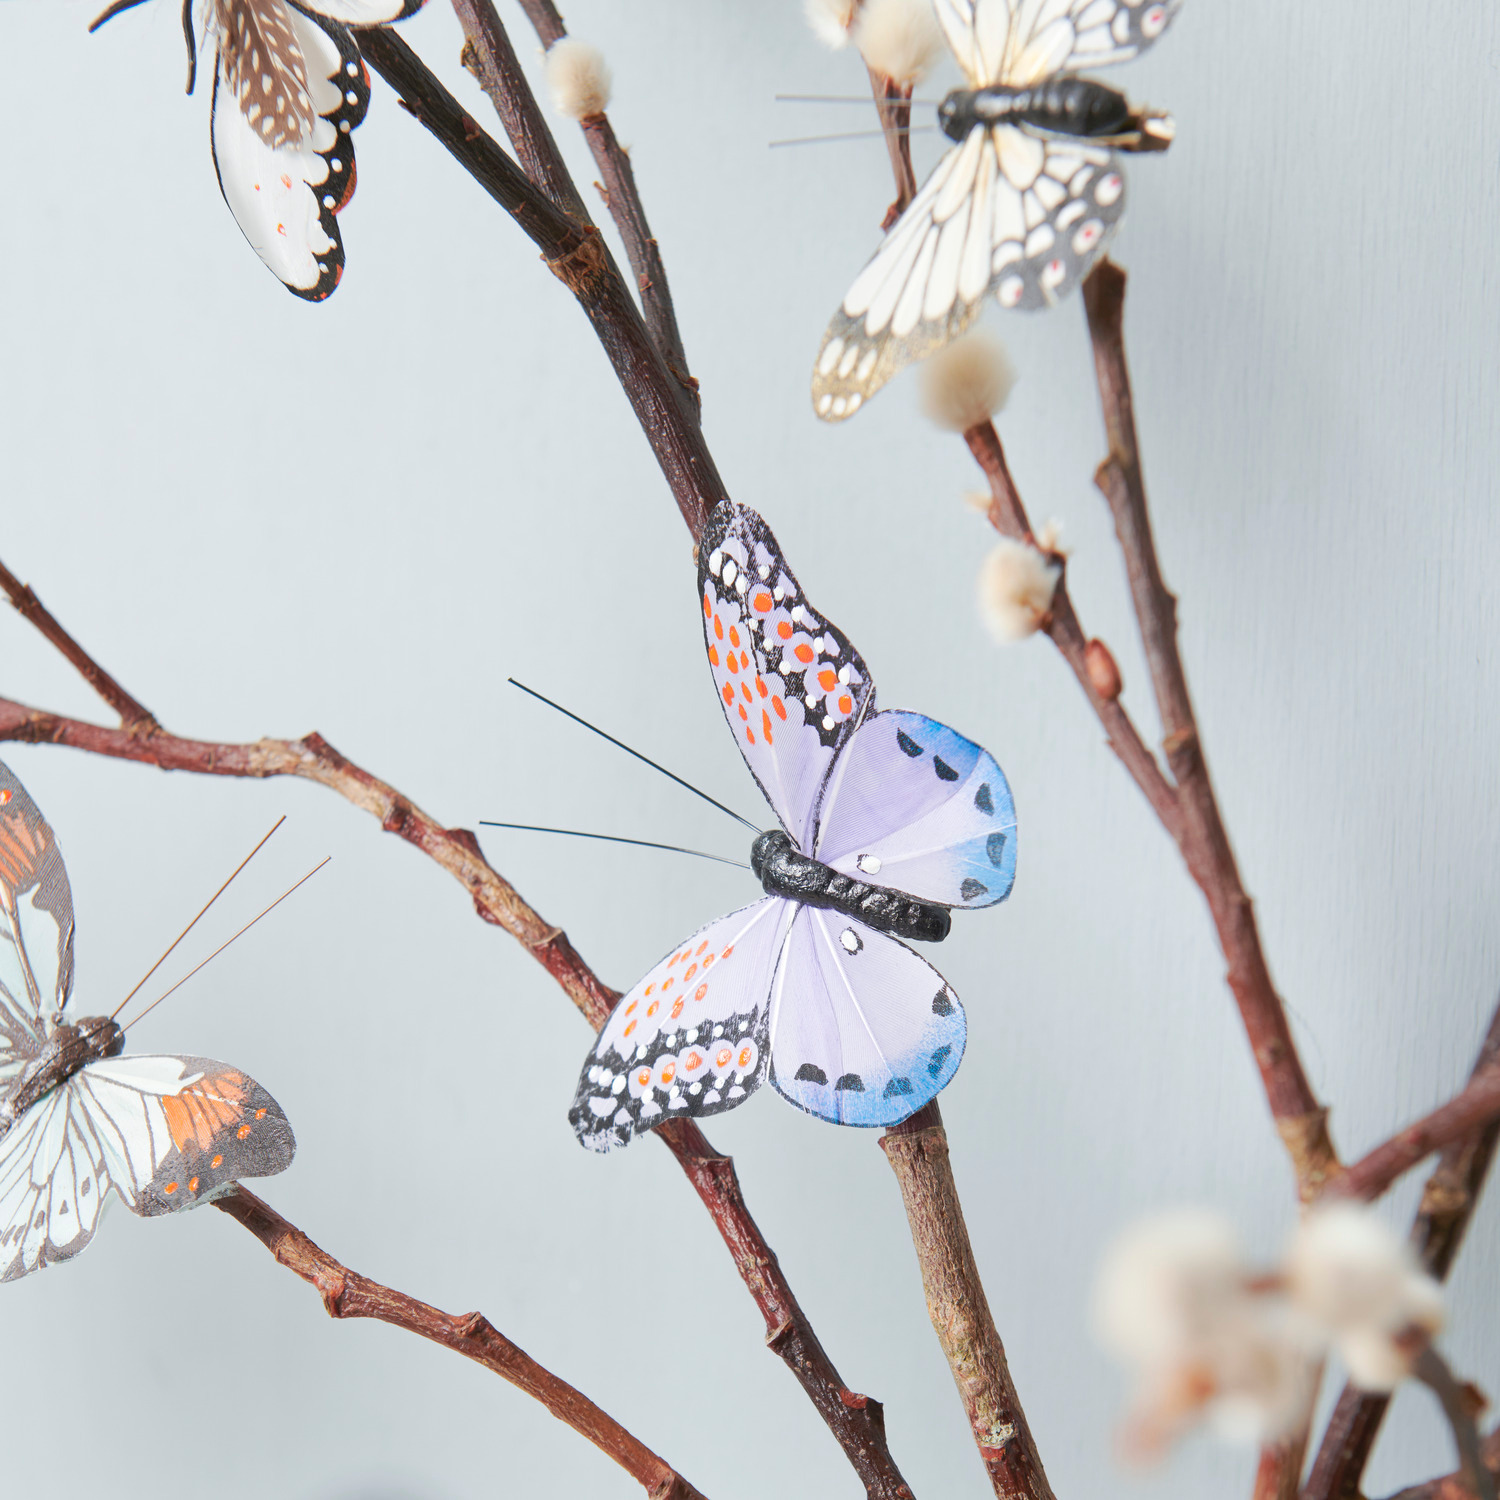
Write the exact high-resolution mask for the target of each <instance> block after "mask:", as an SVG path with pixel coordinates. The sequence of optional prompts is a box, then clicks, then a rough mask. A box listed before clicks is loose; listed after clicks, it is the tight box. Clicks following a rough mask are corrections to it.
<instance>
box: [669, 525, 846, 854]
mask: <svg viewBox="0 0 1500 1500" xmlns="http://www.w3.org/2000/svg"><path fill="white" fill-rule="evenodd" d="M698 592H699V597H700V600H701V603H702V606H703V634H704V643H705V645H706V647H707V650H708V664H709V670H710V671H711V672H712V674H713V680H714V690H715V693H716V694H717V696H718V699H719V707H720V708H721V709H723V711H724V718H725V720H726V721H727V722H728V724H729V730H730V733H731V734H732V735H733V736H734V742H735V744H736V745H738V746H739V749H740V754H741V755H743V756H744V757H745V763H746V765H748V766H749V767H750V772H751V774H752V775H753V776H754V777H755V779H756V782H757V783H758V784H759V786H760V789H761V790H762V791H763V792H764V793H765V796H766V800H767V801H768V802H769V803H770V804H771V806H772V808H773V809H774V810H775V812H776V816H777V817H778V818H779V819H780V820H781V823H782V826H783V827H784V828H785V829H786V831H787V832H788V833H789V834H791V836H792V837H793V838H794V839H796V840H797V841H798V843H799V844H802V845H805V844H806V843H807V842H808V840H809V838H810V835H811V831H812V819H813V815H814V812H815V810H816V807H817V803H818V798H819V795H820V793H821V791H822V787H823V782H824V780H825V778H826V777H827V775H828V772H829V769H830V767H831V766H832V765H833V761H834V757H835V756H836V755H837V753H838V751H839V750H840V748H841V747H842V746H843V744H844V742H845V741H846V740H847V739H848V738H849V736H850V734H852V733H853V730H854V726H855V725H856V724H857V723H858V722H859V719H860V717H861V716H862V715H863V714H864V713H866V712H868V711H869V710H870V709H872V708H873V707H874V704H875V687H874V684H873V683H872V682H871V681H870V674H869V670H868V668H867V667H866V666H865V664H864V661H863V660H862V659H861V657H860V655H859V652H857V651H856V650H855V649H854V647H853V646H852V645H851V644H850V643H849V639H848V637H847V636H845V635H844V633H843V632H842V631H841V630H839V628H838V627H837V626H836V625H833V624H832V623H830V622H829V621H828V619H827V618H826V616H823V615H821V614H819V613H818V612H817V611H815V610H814V609H813V608H812V607H811V605H810V604H809V603H808V601H807V596H806V595H805V594H804V593H803V592H802V590H801V588H800V587H799V585H798V583H797V580H796V577H795V576H794V575H793V573H792V570H791V569H790V568H789V567H788V566H787V563H786V559H785V558H784V557H783V556H782V554H781V549H780V547H779V546H778V545H777V543H776V538H775V537H774V536H773V535H772V534H771V529H770V527H768V526H767V525H766V523H765V522H764V521H763V520H762V519H761V518H760V516H759V515H757V514H756V512H755V511H753V510H751V509H749V508H748V507H747V506H742V505H736V504H734V503H733V502H731V501H725V502H723V503H722V504H721V505H720V506H719V507H718V508H717V509H716V510H715V511H714V513H713V514H712V516H710V517H709V521H708V525H707V526H706V527H705V529H704V533H703V536H702V538H701V539H700V541H699V544H698Z"/></svg>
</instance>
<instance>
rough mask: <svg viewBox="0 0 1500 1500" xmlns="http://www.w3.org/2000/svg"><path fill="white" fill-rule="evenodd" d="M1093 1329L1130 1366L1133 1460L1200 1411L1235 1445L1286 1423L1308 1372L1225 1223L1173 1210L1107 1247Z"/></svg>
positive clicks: (1271, 1434) (1277, 1308) (1157, 1447)
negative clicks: (1254, 1283)
mask: <svg viewBox="0 0 1500 1500" xmlns="http://www.w3.org/2000/svg"><path fill="white" fill-rule="evenodd" d="M1094 1322H1095V1327H1096V1330H1097V1332H1098V1336H1099V1338H1100V1340H1101V1342H1103V1343H1104V1344H1106V1345H1107V1346H1108V1347H1109V1348H1110V1349H1112V1350H1113V1352H1114V1353H1115V1354H1116V1355H1118V1356H1119V1357H1120V1358H1121V1359H1122V1360H1123V1361H1124V1362H1125V1363H1126V1364H1128V1365H1130V1366H1131V1367H1132V1368H1133V1370H1134V1372H1135V1375H1136V1382H1137V1394H1136V1399H1135V1401H1134V1402H1133V1406H1132V1413H1131V1416H1130V1419H1129V1421H1128V1423H1127V1425H1126V1428H1125V1447H1126V1451H1127V1453H1128V1454H1129V1455H1131V1456H1133V1457H1136V1458H1146V1457H1152V1456H1155V1455H1156V1454H1157V1453H1159V1452H1160V1451H1161V1449H1162V1448H1163V1447H1165V1446H1166V1444H1167V1443H1168V1442H1170V1441H1171V1440H1172V1439H1173V1438H1174V1437H1176V1436H1177V1435H1178V1434H1179V1433H1180V1432H1181V1431H1182V1430H1183V1429H1185V1428H1186V1427H1188V1426H1189V1425H1191V1424H1192V1423H1194V1422H1196V1421H1198V1420H1199V1419H1200V1418H1207V1420H1208V1421H1209V1422H1210V1423H1211V1424H1212V1425H1213V1426H1214V1427H1215V1429H1216V1430H1217V1431H1218V1432H1219V1433H1220V1435H1221V1436H1223V1437H1225V1438H1228V1439H1230V1440H1232V1441H1235V1442H1265V1441H1267V1440H1269V1439H1271V1438H1275V1437H1277V1436H1280V1435H1281V1434H1283V1433H1285V1432H1286V1431H1288V1430H1289V1429H1290V1427H1291V1426H1292V1424H1293V1423H1294V1422H1295V1421H1296V1419H1297V1416H1298V1414H1299V1412H1300V1411H1301V1409H1302V1404H1303V1402H1304V1400H1305V1397H1306V1394H1307V1390H1308V1380H1309V1371H1308V1365H1307V1360H1306V1357H1305V1355H1304V1352H1303V1350H1302V1347H1301V1345H1300V1343H1299V1341H1298V1340H1297V1338H1296V1337H1295V1336H1294V1332H1293V1330H1292V1329H1291V1328H1290V1326H1289V1323H1288V1319H1287V1317H1286V1309H1285V1307H1284V1305H1282V1304H1281V1303H1280V1301H1279V1300H1277V1299H1272V1298H1267V1297H1264V1296H1261V1295H1258V1294H1257V1293H1255V1292H1253V1291H1252V1290H1251V1283H1250V1278H1249V1275H1248V1272H1247V1271H1246V1269H1245V1266H1244V1264H1243V1263H1242V1261H1241V1259H1240V1254H1239V1248H1238V1246H1237V1244H1236V1242H1235V1237H1234V1233H1233V1231H1232V1230H1231V1229H1230V1227H1229V1226H1228V1225H1227V1224H1226V1223H1225V1222H1224V1221H1223V1220H1222V1219H1220V1218H1218V1217H1217V1216H1216V1215H1213V1214H1208V1213H1203V1212H1201V1211H1197V1210H1179V1211H1178V1212H1175V1213H1170V1214H1163V1215H1160V1216H1159V1217H1157V1218H1154V1219H1150V1220H1147V1221H1145V1222H1144V1223H1142V1224H1138V1225H1137V1226H1135V1227H1134V1228H1133V1229H1131V1230H1129V1231H1128V1232H1127V1233H1126V1234H1124V1235H1123V1236H1122V1237H1121V1238H1120V1239H1119V1240H1118V1241H1116V1243H1115V1245H1114V1246H1113V1247H1112V1248H1111V1250H1110V1252H1109V1254H1108V1255H1107V1256H1106V1258H1105V1261H1104V1265H1103V1267H1102V1268H1101V1271H1100V1275H1099V1280H1098V1284H1097V1287H1096V1293H1095V1300H1094Z"/></svg>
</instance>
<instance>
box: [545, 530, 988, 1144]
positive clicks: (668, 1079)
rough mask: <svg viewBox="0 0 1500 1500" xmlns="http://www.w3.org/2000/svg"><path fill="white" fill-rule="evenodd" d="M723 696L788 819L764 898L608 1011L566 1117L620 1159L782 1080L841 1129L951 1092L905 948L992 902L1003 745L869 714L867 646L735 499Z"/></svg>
mask: <svg viewBox="0 0 1500 1500" xmlns="http://www.w3.org/2000/svg"><path fill="white" fill-rule="evenodd" d="M698 559H699V561H698V586H699V593H700V595H701V597H702V601H703V633H704V639H705V642H706V644H707V647H708V662H709V667H710V669H711V670H712V673H713V680H714V688H715V691H716V693H717V696H718V699H719V703H720V705H721V707H722V708H723V710H724V717H725V719H726V720H727V721H728V723H729V727H730V730H731V731H732V732H733V734H734V738H735V743H736V744H737V745H738V746H739V747H740V753H741V754H742V755H743V756H744V757H745V763H746V764H747V765H748V766H749V767H750V770H751V773H752V774H753V775H754V777H755V779H756V781H757V782H758V783H759V785H760V789H761V791H763V792H764V793H765V795H766V800H767V801H768V802H769V803H770V804H771V806H772V808H774V809H775V812H776V816H777V817H778V818H779V819H780V822H781V826H780V828H777V829H773V830H771V831H770V832H768V833H763V834H761V836H760V837H759V838H758V839H756V841H755V844H754V847H753V849H752V851H751V864H752V867H753V868H754V870H755V873H756V875H757V876H759V878H760V881H761V884H762V886H763V887H764V888H765V890H766V892H767V894H766V896H765V897H764V898H763V899H762V900H760V901H757V902H756V903H755V904H754V905H753V906H747V907H744V908H742V909H741V910H739V911H735V912H731V913H730V914H729V915H728V916H727V917H720V918H719V920H718V921H717V922H711V923H709V925H708V926H707V927H704V928H702V929H701V930H700V931H698V932H696V933H694V934H693V936H692V937H690V938H689V939H688V940H687V941H686V942H685V943H683V944H682V945H681V946H680V947H678V948H676V949H674V950H673V951H672V952H671V953H669V954H668V955H667V956H666V957H665V958H664V959H663V960H662V961H661V962H660V963H659V964H657V965H656V967H655V968H653V969H652V970H651V972H650V973H649V974H647V975H646V976H645V978H643V979H642V980H641V981H640V982H639V983H638V984H637V985H636V986H635V987H634V988H633V989H632V990H631V991H630V992H629V993H628V994H627V995H625V996H624V997H623V998H622V999H621V1001H620V1003H619V1004H618V1005H617V1006H616V1007H615V1009H614V1011H613V1012H612V1013H611V1015H610V1018H609V1020H608V1021H607V1022H605V1024H604V1029H603V1030H602V1031H601V1032H600V1033H599V1037H598V1040H597V1041H596V1042H595V1043H594V1047H593V1050H592V1051H591V1052H590V1053H589V1056H588V1060H587V1062H586V1063H585V1064H584V1069H583V1074H582V1076H581V1077H580V1078H579V1080H578V1091H577V1093H576V1094H575V1095H574V1099H573V1105H572V1108H571V1109H570V1110H569V1111H568V1118H569V1120H570V1121H571V1122H572V1124H573V1129H574V1130H575V1131H576V1132H577V1135H578V1138H579V1140H580V1141H582V1142H583V1144H584V1145H586V1146H589V1147H591V1148H592V1149H594V1150H596V1151H608V1150H609V1149H611V1148H612V1147H614V1146H623V1145H626V1144H627V1143H628V1142H629V1141H630V1139H631V1137H632V1136H633V1135H634V1134H635V1133H636V1132H637V1131H639V1130H649V1129H650V1128H651V1127H652V1126H654V1125H660V1124H661V1123H662V1122H663V1121H664V1120H669V1119H672V1118H674V1117H676V1116H679V1115H691V1116H699V1115H713V1114H719V1113H721V1112H722V1111H724V1110H726V1109H733V1108H734V1107H735V1106H736V1105H738V1104H741V1103H743V1101H744V1100H745V1099H747V1098H748V1097H749V1096H750V1095H751V1094H752V1093H754V1092H755V1090H756V1089H757V1088H759V1087H760V1085H761V1083H762V1082H763V1081H764V1080H765V1079H766V1078H769V1079H770V1081H771V1085H772V1087H773V1088H775V1089H776V1091H777V1092H778V1093H779V1094H781V1095H782V1097H783V1098H785V1099H788V1100H790V1101H791V1102H792V1103H793V1104H795V1105H797V1106H798V1107H799V1108H800V1109H805V1110H806V1111H807V1112H808V1113H809V1114H814V1115H817V1116H818V1117H819V1118H820V1119H823V1120H830V1121H832V1122H833V1123H835V1124H838V1125H867V1126H882V1125H894V1124H897V1123H898V1122H899V1121H901V1120H904V1119H906V1118H907V1117H908V1116H909V1115H912V1114H914V1113H915V1112H916V1111H917V1110H919V1109H920V1108H921V1107H922V1106H923V1105H924V1104H926V1103H927V1102H928V1101H929V1100H930V1099H932V1098H933V1097H935V1096H936V1095H937V1093H938V1092H939V1091H940V1090H941V1089H943V1088H944V1087H946V1085H947V1084H948V1082H949V1080H950V1079H951V1078H952V1077H953V1075H954V1073H956V1072H957V1071H958V1064H959V1060H960V1059H961V1058H962V1056H963V1051H964V1039H965V1036H966V1034H967V1028H966V1026H965V1022H964V1012H963V1007H962V1006H961V1005H960V1004H959V1003H958V998H957V996H956V995H954V993H953V991H952V990H951V989H950V988H949V987H948V985H947V983H946V981H945V980H944V979H943V976H942V975H941V974H939V973H938V972H937V970H936V969H934V968H933V967H932V965H931V964H929V963H928V962H927V961H926V960H925V959H923V958H920V957H918V955H917V954H916V953H914V952H913V951H912V950H911V949H910V948H909V947H907V945H906V944H905V943H903V942H901V941H900V938H901V937H909V938H918V939H922V940H925V941H933V942H935V941H939V940H941V939H942V938H944V937H946V936H947V933H948V925H949V915H948V913H949V908H951V907H955V906H959V907H965V908H973V907H980V906H993V905H994V904H995V903H996V902H998V901H1003V900H1004V899H1005V898H1006V897H1007V896H1008V895H1009V894H1010V888H1011V885H1012V884H1013V883H1014V880H1015V871H1016V814H1015V806H1014V804H1013V802H1012V801H1011V795H1010V788H1009V787H1008V786H1007V785H1006V781H1005V776H1004V774H1003V773H1002V772H1001V770H1000V767H999V766H998V765H996V763H995V760H994V757H993V756H991V755H990V754H989V752H988V751H986V750H984V749H982V748H981V747H980V746H978V745H976V744H974V743H973V742H972V741H971V740H966V739H965V738H964V737H963V736H962V735H960V734H956V733H954V731H953V730H951V729H949V728H947V727H946V726H945V725H942V724H939V723H937V722H935V721H934V720H932V719H928V718H924V717H923V716H922V715H921V714H914V713H908V712H906V711H904V710H901V709H885V710H883V711H879V712H877V711H876V708H875V686H874V684H873V683H872V682H871V681H870V674H869V671H868V670H867V668H866V667H865V664H864V661H863V660H862V659H861V658H860V655H859V653H858V652H857V651H856V650H855V649H854V647H853V646H851V645H850V644H849V641H848V638H847V637H846V636H845V635H844V634H843V632H842V631H840V630H839V629H838V628H837V627H836V626H834V625H832V624H830V623H829V622H828V621H827V620H826V619H825V618H824V617H823V616H821V615H820V614H818V613H817V612H816V611H814V610H813V609H812V608H811V607H810V605H809V604H808V602H807V596H806V595H805V594H804V593H803V592H802V590H801V589H800V588H799V587H798V584H797V580H796V579H795V578H794V577H793V576H792V571H791V569H790V568H789V567H788V566H787V564H786V560H785V559H784V558H783V557H782V554H781V549H780V548H779V547H778V546H777V545H776V538H775V537H774V536H772V535H771V531H770V528H769V527H768V526H767V525H766V523H765V522H764V521H763V520H762V519H761V518H760V516H759V515H757V514H756V513H755V512H754V511H753V510H750V509H748V508H746V507H744V506H739V505H733V504H729V503H726V504H724V505H721V506H720V507H719V508H718V509H717V510H716V511H715V512H714V514H713V516H712V517H711V519H710V521H709V524H708V527H707V529H706V531H705V533H704V536H703V539H702V541H701V543H700V545H699V550H698Z"/></svg>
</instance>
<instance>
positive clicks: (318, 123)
mask: <svg viewBox="0 0 1500 1500" xmlns="http://www.w3.org/2000/svg"><path fill="white" fill-rule="evenodd" d="M142 3H143V0H115V3H114V4H113V5H111V6H110V7H109V8H108V9H107V10H106V11H105V12H104V13H103V14H102V15H101V16H100V17H99V18H98V19H97V20H96V21H95V22H94V24H93V25H92V26H91V27H90V28H89V30H90V31H95V30H97V29H98V28H99V27H100V26H102V25H103V24H104V23H105V22H106V21H108V20H109V19H110V18H111V17H113V16H116V15H118V14H119V13H120V12H121V11H123V10H129V9H130V8H132V7H133V6H136V5H139V4H142ZM200 3H201V12H200V21H201V28H202V31H203V34H204V40H205V43H206V44H207V43H211V44H212V46H213V49H214V94H213V110H212V115H211V130H210V139H211V144H212V148H213V159H214V170H215V172H216V173H217V174H218V178H219V188H220V190H221V191H222V192H223V194H224V201H225V202H226V203H227V204H228V205H229V207H230V210H231V212H232V213H233V214H234V216H235V219H236V220H237V222H238V223H239V226H240V228H241V230H242V231H243V232H244V235H245V238H246V239H247V240H249V241H250V244H251V246H252V248H253V249H254V250H255V253H256V254H257V255H259V256H260V258H261V259H262V260H263V261H264V262H265V263H266V265H267V266H269V267H270V269H271V270H272V271H273V272H274V273H275V274H276V275H277V276H278V277H279V278H280V279H281V281H282V283H283V284H284V285H285V286H286V287H287V288H288V289H289V290H290V291H293V292H295V293H296V294H297V296H299V297H305V298H307V299H308V300H309V301H312V302H319V301H321V300H322V299H323V298H325V297H327V296H328V295H329V293H331V292H332V291H333V289H334V288H335V287H336V286H337V285H338V283H339V278H340V277H341V276H342V275H343V273H344V245H343V240H342V238H341V237H340V235H339V229H338V223H337V220H336V217H335V216H336V215H337V214H338V212H339V210H340V209H342V208H343V207H344V205H345V204H346V203H348V201H349V199H350V197H351V196H352V195H353V193H354V142H353V140H352V138H351V135H352V132H353V130H354V128H355V126H357V125H358V124H359V123H360V121H361V120H363V119H364V117H365V110H366V109H367V108H368V107H369V103H370V76H369V74H368V73H367V72H366V70H365V65H364V62H363V61H362V60H361V58H360V55H359V48H358V46H357V45H356V44H355V40H354V37H353V35H352V34H351V32H350V30H349V28H350V27H351V26H376V25H383V24H385V23H387V22H391V21H400V20H404V19H405V18H406V17H407V16H409V15H413V14H415V12H416V11H417V10H419V9H420V8H421V6H422V4H423V3H424V0H317V3H315V4H295V3H293V0H200ZM193 6H194V0H183V7H182V28H183V32H184V35H185V36H186V38H187V44H188V92H189V93H192V91H193V83H194V79H195V77H196V74H197V46H196V42H195V39H194V23H193Z"/></svg>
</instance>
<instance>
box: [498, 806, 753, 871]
mask: <svg viewBox="0 0 1500 1500" xmlns="http://www.w3.org/2000/svg"><path fill="white" fill-rule="evenodd" d="M479 826H480V827H481V828H518V829H520V830H521V832H522V833H560V834H563V835H564V836H565V837H567V838H570V839H603V840H604V841H605V842H606V843H610V844H635V845H636V846H637V847H638V848H641V849H667V850H670V851H671V852H672V853H673V854H691V855H693V856H694V857H695V858H697V859H712V860H717V861H718V863H719V864H721V865H733V866H734V867H735V869H736V870H748V869H749V868H750V866H749V865H747V864H745V863H744V861H743V860H738V859H725V857H724V856H723V855H722V854H706V853H705V852H704V851H703V850H702V849H684V848H683V847H682V845H681V844H653V843H652V842H651V841H650V840H649V839H622V838H620V837H618V836H617V835H616V834H613V833H580V832H579V831H578V830H577V829H576V828H541V827H538V826H537V824H535V823H494V822H491V821H490V819H489V818H481V819H480V820H479Z"/></svg>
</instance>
